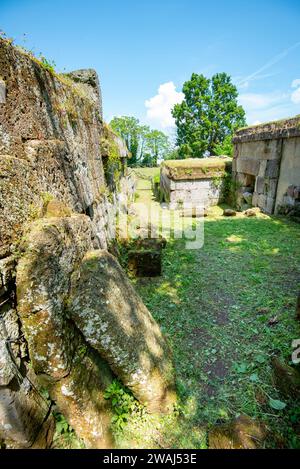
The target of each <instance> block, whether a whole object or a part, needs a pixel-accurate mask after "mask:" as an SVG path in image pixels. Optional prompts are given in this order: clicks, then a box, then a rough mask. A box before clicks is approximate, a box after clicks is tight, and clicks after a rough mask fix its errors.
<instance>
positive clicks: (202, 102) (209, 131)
mask: <svg viewBox="0 0 300 469" xmlns="http://www.w3.org/2000/svg"><path fill="white" fill-rule="evenodd" d="M182 91H183V93H184V100H183V101H182V103H181V104H176V105H175V106H174V108H173V110H172V114H173V117H174V118H175V122H176V126H177V145H178V151H179V155H180V156H181V157H182V158H189V157H203V156H205V153H207V152H209V154H211V155H212V154H216V153H217V152H218V154H220V151H221V149H222V148H223V144H224V152H226V153H225V154H230V153H231V150H232V146H231V137H232V135H233V133H234V132H235V130H237V129H238V128H239V127H242V126H244V125H246V121H245V111H244V109H243V108H242V106H239V105H238V102H237V98H238V91H237V88H236V87H235V86H234V85H233V83H232V82H231V78H230V76H229V75H227V74H226V73H217V74H216V75H214V76H213V77H212V78H211V79H209V78H205V77H204V76H203V75H197V74H196V73H193V74H192V77H191V79H190V80H189V81H186V82H185V83H184V85H183V90H182Z"/></svg>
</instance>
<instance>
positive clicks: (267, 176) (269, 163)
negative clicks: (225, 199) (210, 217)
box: [232, 117, 300, 214]
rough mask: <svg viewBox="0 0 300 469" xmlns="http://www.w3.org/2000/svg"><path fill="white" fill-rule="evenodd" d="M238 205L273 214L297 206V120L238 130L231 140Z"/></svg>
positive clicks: (299, 152) (299, 179)
mask: <svg viewBox="0 0 300 469" xmlns="http://www.w3.org/2000/svg"><path fill="white" fill-rule="evenodd" d="M233 142H234V158H233V166H232V170H233V177H234V179H235V181H236V191H237V204H238V206H239V207H240V208H242V207H243V205H245V204H248V205H249V204H250V205H253V206H255V207H259V208H260V209H261V210H262V211H263V212H265V213H268V214H272V213H279V212H282V211H283V209H284V207H287V208H288V210H289V208H290V209H291V208H293V207H295V206H297V204H299V202H300V198H299V191H298V188H299V186H300V117H295V118H293V119H288V120H285V121H277V122H272V123H269V124H262V125H258V126H254V127H248V128H245V129H241V130H239V131H238V132H237V133H236V134H235V136H234V138H233Z"/></svg>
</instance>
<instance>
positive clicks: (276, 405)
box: [269, 397, 286, 410]
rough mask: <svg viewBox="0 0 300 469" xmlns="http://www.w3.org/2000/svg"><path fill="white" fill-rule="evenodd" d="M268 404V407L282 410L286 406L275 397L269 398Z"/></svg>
mask: <svg viewBox="0 0 300 469" xmlns="http://www.w3.org/2000/svg"><path fill="white" fill-rule="evenodd" d="M269 404H270V407H272V409H275V410H283V409H284V408H285V407H286V403H285V402H282V401H279V400H277V399H272V398H271V397H270V399H269Z"/></svg>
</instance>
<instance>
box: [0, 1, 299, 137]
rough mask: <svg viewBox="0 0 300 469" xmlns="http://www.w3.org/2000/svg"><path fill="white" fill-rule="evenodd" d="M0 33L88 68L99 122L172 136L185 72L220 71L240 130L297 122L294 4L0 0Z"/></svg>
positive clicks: (68, 66) (65, 64) (64, 65)
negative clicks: (94, 79) (230, 85)
mask: <svg viewBox="0 0 300 469" xmlns="http://www.w3.org/2000/svg"><path fill="white" fill-rule="evenodd" d="M0 28H1V29H3V30H4V31H5V32H6V33H7V34H8V35H9V36H11V37H14V38H15V40H16V42H17V43H18V44H23V34H24V33H26V35H27V36H26V37H27V39H26V42H25V44H24V45H25V46H26V47H27V48H30V49H33V50H34V51H35V52H36V53H39V52H40V51H41V52H42V53H43V54H44V55H45V56H46V57H47V58H49V59H52V60H54V62H55V63H56V65H57V69H58V71H64V70H66V71H69V70H74V69H78V68H87V67H92V68H95V69H96V70H97V72H98V73H99V76H100V80H101V85H102V92H103V105H104V116H105V118H106V120H108V121H109V120H110V119H111V118H112V117H113V116H114V115H134V116H136V117H138V118H139V119H140V120H141V121H143V122H145V123H148V124H150V125H151V126H152V127H154V128H160V129H163V130H165V131H168V132H171V133H172V124H173V122H172V119H171V116H170V107H171V106H172V105H173V104H174V103H175V102H178V101H180V99H182V95H181V93H180V91H181V88H182V84H183V82H184V81H185V80H187V79H189V77H190V76H191V74H192V73H193V72H196V73H203V74H204V75H206V76H211V75H212V74H214V73H216V72H223V71H224V72H227V73H229V74H230V75H231V76H232V77H233V81H234V82H235V83H236V84H237V85H238V89H239V93H240V98H239V99H240V102H241V104H243V105H244V107H245V109H246V111H247V121H248V124H253V123H258V122H264V121H269V120H274V119H280V118H284V117H288V116H293V115H296V114H300V1H299V0H272V1H271V0H261V1H257V0H251V1H250V0H249V1H243V0H238V1H237V0H226V1H225V0H224V1H221V0H214V1H209V0H205V1H201V0H151V1H150V0H140V1H137V0H123V1H120V0H113V1H109V0H106V1H102V0H99V1H96V0H86V1H83V0H80V1H78V0H73V1H71V0H60V1H59V0H51V1H50V0H48V1H46V0H0Z"/></svg>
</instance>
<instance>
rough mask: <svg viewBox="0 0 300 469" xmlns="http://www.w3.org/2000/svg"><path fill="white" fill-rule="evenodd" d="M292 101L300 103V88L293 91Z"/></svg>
mask: <svg viewBox="0 0 300 469" xmlns="http://www.w3.org/2000/svg"><path fill="white" fill-rule="evenodd" d="M291 100H292V102H293V103H294V104H299V103H300V87H299V88H297V89H296V90H295V91H293V93H292V94H291Z"/></svg>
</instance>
